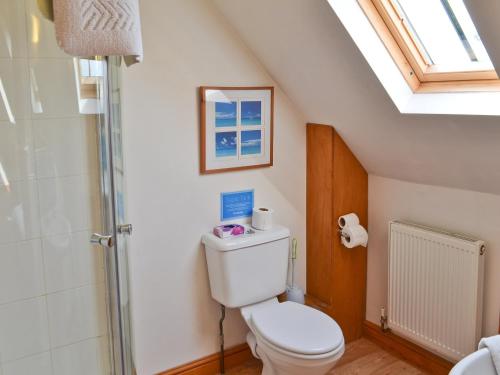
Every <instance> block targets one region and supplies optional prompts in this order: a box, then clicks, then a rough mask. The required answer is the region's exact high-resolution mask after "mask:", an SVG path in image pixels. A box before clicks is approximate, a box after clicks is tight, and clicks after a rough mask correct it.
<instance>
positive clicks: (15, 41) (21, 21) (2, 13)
mask: <svg viewBox="0 0 500 375" xmlns="http://www.w3.org/2000/svg"><path fill="white" fill-rule="evenodd" d="M26 55H27V49H26V23H25V15H24V2H23V1H12V0H0V57H8V58H12V57H26Z"/></svg>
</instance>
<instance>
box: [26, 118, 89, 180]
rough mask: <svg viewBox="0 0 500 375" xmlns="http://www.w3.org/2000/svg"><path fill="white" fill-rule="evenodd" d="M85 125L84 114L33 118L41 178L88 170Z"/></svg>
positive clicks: (37, 168)
mask: <svg viewBox="0 0 500 375" xmlns="http://www.w3.org/2000/svg"><path fill="white" fill-rule="evenodd" d="M84 126H85V119H84V118H83V117H81V118H64V119H44V120H33V138H34V145H35V160H36V170H37V176H38V177H57V176H73V175H78V174H82V173H84V170H83V168H84V155H83V153H84V144H83V142H84V138H83V135H84Z"/></svg>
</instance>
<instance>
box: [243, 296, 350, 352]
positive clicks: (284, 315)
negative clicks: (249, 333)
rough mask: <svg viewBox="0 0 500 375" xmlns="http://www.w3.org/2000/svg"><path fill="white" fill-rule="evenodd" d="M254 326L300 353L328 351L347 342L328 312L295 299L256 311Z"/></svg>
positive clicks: (263, 333) (286, 348)
mask: <svg viewBox="0 0 500 375" xmlns="http://www.w3.org/2000/svg"><path fill="white" fill-rule="evenodd" d="M251 319H252V325H253V326H254V327H255V329H256V330H257V332H258V333H259V334H260V335H261V336H262V337H263V338H264V339H266V340H267V341H269V342H270V343H271V344H274V345H276V346H277V347H279V348H282V349H285V350H288V351H291V352H294V353H298V354H311V355H314V354H324V353H328V352H331V351H333V350H335V349H336V348H338V347H339V346H340V345H342V343H343V342H344V337H343V335H342V330H341V329H340V327H339V325H338V324H337V323H336V322H335V320H333V319H332V318H330V317H329V316H328V315H326V314H324V313H322V312H321V311H318V310H316V309H313V308H312V307H309V306H304V305H301V304H298V303H295V302H283V303H277V304H274V305H271V306H269V307H267V308H265V309H261V310H258V311H255V312H254V313H253V314H252V317H251Z"/></svg>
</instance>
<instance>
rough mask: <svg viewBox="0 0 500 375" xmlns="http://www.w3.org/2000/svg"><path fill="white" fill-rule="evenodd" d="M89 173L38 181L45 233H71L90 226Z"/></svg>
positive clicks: (47, 234) (42, 224)
mask: <svg viewBox="0 0 500 375" xmlns="http://www.w3.org/2000/svg"><path fill="white" fill-rule="evenodd" d="M89 180H90V179H89V177H88V176H74V177H61V178H47V179H42V180H39V181H38V194H39V199H40V216H41V226H42V234H43V235H44V236H49V235H53V234H63V233H71V232H76V231H82V230H87V229H89V227H90V211H91V209H92V207H91V197H90V190H91V189H90V186H89V185H90V184H91V181H89Z"/></svg>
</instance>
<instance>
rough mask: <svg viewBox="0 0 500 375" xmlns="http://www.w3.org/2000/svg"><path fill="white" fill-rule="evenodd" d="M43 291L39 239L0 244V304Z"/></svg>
mask: <svg viewBox="0 0 500 375" xmlns="http://www.w3.org/2000/svg"><path fill="white" fill-rule="evenodd" d="M44 292H45V288H44V280H43V260H42V249H41V246H40V240H32V241H25V242H15V243H11V244H7V245H0V304H3V303H6V302H11V301H15V300H20V299H26V298H31V297H37V296H41V295H42V294H44Z"/></svg>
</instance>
